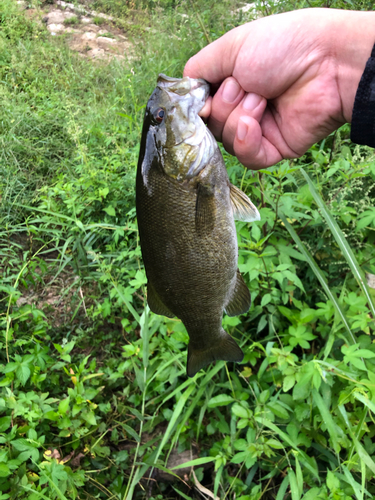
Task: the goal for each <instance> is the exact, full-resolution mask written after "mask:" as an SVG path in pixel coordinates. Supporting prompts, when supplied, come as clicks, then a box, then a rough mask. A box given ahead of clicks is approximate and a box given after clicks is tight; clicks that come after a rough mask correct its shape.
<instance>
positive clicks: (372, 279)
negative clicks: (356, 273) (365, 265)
mask: <svg viewBox="0 0 375 500" xmlns="http://www.w3.org/2000/svg"><path fill="white" fill-rule="evenodd" d="M366 281H367V284H368V286H369V287H370V288H375V274H370V273H368V274H366Z"/></svg>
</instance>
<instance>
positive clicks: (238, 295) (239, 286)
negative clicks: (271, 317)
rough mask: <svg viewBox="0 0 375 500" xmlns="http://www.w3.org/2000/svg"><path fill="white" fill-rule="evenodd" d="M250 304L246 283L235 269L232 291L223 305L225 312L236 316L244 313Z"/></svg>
mask: <svg viewBox="0 0 375 500" xmlns="http://www.w3.org/2000/svg"><path fill="white" fill-rule="evenodd" d="M250 306H251V295H250V291H249V289H248V288H247V285H246V283H245V282H244V280H243V277H242V276H241V273H240V271H239V270H238V269H237V277H236V284H235V287H234V290H233V293H232V295H231V297H230V299H229V302H228V304H227V305H226V306H225V312H226V313H227V314H228V316H238V315H239V314H244V313H246V312H247V311H248V310H249V309H250Z"/></svg>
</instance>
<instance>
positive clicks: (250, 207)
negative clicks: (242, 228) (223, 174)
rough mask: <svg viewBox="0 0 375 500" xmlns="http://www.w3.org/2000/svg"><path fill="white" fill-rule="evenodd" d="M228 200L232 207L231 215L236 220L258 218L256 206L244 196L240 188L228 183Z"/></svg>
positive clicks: (244, 220) (249, 220) (250, 220)
mask: <svg viewBox="0 0 375 500" xmlns="http://www.w3.org/2000/svg"><path fill="white" fill-rule="evenodd" d="M230 201H231V204H232V209H233V217H234V218H235V219H236V220H240V221H242V222H253V221H255V220H260V214H259V212H258V209H257V207H256V206H255V205H254V204H253V203H251V201H250V200H249V198H248V197H247V196H246V194H245V193H244V192H242V191H241V189H238V187H236V186H233V184H231V185H230Z"/></svg>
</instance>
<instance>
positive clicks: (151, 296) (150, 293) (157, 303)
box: [147, 281, 174, 318]
mask: <svg viewBox="0 0 375 500" xmlns="http://www.w3.org/2000/svg"><path fill="white" fill-rule="evenodd" d="M147 302H148V305H149V308H150V309H151V311H152V312H153V313H155V314H160V316H167V318H173V317H174V314H173V313H172V312H171V311H170V310H169V309H168V307H167V306H165V305H164V304H163V302H162V301H161V299H160V297H159V295H158V294H157V293H156V291H155V289H154V287H153V286H152V285H151V283H150V282H149V281H148V282H147Z"/></svg>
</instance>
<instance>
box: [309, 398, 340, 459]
mask: <svg viewBox="0 0 375 500" xmlns="http://www.w3.org/2000/svg"><path fill="white" fill-rule="evenodd" d="M312 395H313V399H314V402H315V404H316V406H317V407H318V409H319V412H320V414H321V416H322V420H323V422H324V423H325V425H326V426H327V430H328V434H329V435H330V438H331V440H332V445H333V449H334V450H335V452H336V453H339V451H340V445H339V443H338V435H337V431H336V425H335V423H334V421H333V418H332V415H331V413H330V411H329V410H328V408H327V407H326V405H325V403H324V401H323V398H322V396H321V395H320V394H319V393H318V391H317V390H316V389H313V390H312Z"/></svg>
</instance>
